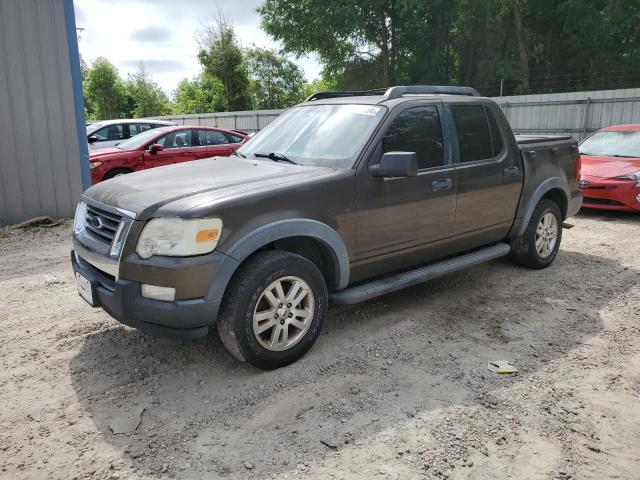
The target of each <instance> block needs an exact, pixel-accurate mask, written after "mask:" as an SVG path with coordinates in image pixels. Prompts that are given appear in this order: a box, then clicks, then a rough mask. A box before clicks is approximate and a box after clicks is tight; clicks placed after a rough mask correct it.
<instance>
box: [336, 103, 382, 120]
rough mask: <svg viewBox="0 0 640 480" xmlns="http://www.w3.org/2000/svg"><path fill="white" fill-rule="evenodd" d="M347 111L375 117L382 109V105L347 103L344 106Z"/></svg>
mask: <svg viewBox="0 0 640 480" xmlns="http://www.w3.org/2000/svg"><path fill="white" fill-rule="evenodd" d="M343 108H344V109H345V111H346V112H347V113H355V114H357V115H368V116H370V117H373V116H374V115H375V114H376V113H378V112H379V111H380V107H373V106H371V105H345V106H344V107H343Z"/></svg>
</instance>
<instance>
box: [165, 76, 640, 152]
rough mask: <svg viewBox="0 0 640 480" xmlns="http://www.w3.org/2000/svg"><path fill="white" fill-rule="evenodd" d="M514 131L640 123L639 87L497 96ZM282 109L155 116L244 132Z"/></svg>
mask: <svg viewBox="0 0 640 480" xmlns="http://www.w3.org/2000/svg"><path fill="white" fill-rule="evenodd" d="M493 100H495V101H496V102H497V103H498V104H499V105H500V106H501V107H502V109H503V110H504V112H505V114H506V116H507V118H508V119H509V122H510V123H511V127H512V128H513V130H514V131H515V132H516V133H527V134H570V135H573V136H574V137H575V138H576V139H578V140H580V139H582V138H584V137H585V136H586V135H588V134H589V133H591V132H594V131H596V130H598V129H599V128H602V127H605V126H607V125H614V124H620V123H640V88H630V89H624V90H601V91H591V92H571V93H551V94H543V95H519V96H511V97H496V98H494V99H493ZM283 111H284V110H255V111H246V112H224V113H202V114H195V115H170V116H166V117H158V118H163V119H168V120H173V121H175V122H177V123H179V124H180V125H209V126H214V125H218V126H220V127H224V128H232V129H238V130H244V131H249V132H253V131H257V130H260V129H262V128H264V127H265V126H266V125H268V124H269V122H271V121H272V120H273V119H274V118H276V117H277V116H278V115H280V114H281V113H282V112H283Z"/></svg>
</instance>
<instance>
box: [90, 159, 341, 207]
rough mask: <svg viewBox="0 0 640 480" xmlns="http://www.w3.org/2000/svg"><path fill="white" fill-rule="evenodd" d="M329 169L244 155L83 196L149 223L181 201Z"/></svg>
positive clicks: (148, 174)
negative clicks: (170, 205)
mask: <svg viewBox="0 0 640 480" xmlns="http://www.w3.org/2000/svg"><path fill="white" fill-rule="evenodd" d="M333 171H334V170H333V169H330V168H324V167H307V166H302V165H291V164H287V163H278V162H272V161H268V160H267V161H263V160H252V159H244V158H240V157H213V158H209V159H206V160H195V161H192V162H186V163H180V164H177V165H168V166H165V167H158V168H153V169H150V170H144V171H142V172H136V173H131V174H129V175H122V176H119V177H116V178H113V179H111V180H106V181H104V182H100V183H98V184H96V185H94V186H92V187H91V188H89V189H88V190H86V191H85V193H84V194H83V196H84V197H86V198H87V199H89V200H94V201H97V202H99V203H102V204H105V205H110V206H112V207H116V208H120V209H123V210H127V211H129V212H132V213H133V214H135V215H136V217H137V218H140V219H145V218H148V217H150V216H151V215H153V213H154V212H155V211H156V210H158V209H159V208H160V207H162V206H164V205H168V204H169V203H171V202H175V201H177V200H181V202H180V205H181V208H185V207H187V206H188V205H189V203H190V202H189V200H188V199H189V197H196V196H198V198H197V199H196V198H194V200H193V205H191V206H196V205H197V204H201V203H202V199H203V196H202V195H201V194H204V193H206V194H207V195H206V199H207V202H208V203H213V202H215V201H216V200H219V199H222V198H224V197H228V196H233V195H239V194H245V193H248V192H253V191H258V190H260V191H262V190H264V189H268V188H275V187H277V186H278V185H281V184H283V183H289V182H298V181H304V180H307V179H309V178H313V177H316V176H318V175H325V174H328V173H331V172H333Z"/></svg>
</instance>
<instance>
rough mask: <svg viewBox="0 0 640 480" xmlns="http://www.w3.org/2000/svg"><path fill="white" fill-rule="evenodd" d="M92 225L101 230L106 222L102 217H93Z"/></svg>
mask: <svg viewBox="0 0 640 480" xmlns="http://www.w3.org/2000/svg"><path fill="white" fill-rule="evenodd" d="M91 226H92V227H93V228H97V229H98V230H99V229H101V228H102V227H103V226H104V223H103V222H102V219H101V218H100V217H93V218H92V219H91Z"/></svg>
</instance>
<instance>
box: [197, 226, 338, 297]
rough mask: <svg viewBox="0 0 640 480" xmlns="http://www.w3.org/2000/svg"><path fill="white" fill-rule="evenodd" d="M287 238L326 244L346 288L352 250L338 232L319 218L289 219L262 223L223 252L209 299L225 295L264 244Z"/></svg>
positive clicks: (208, 295) (336, 270)
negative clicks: (230, 283)
mask: <svg viewBox="0 0 640 480" xmlns="http://www.w3.org/2000/svg"><path fill="white" fill-rule="evenodd" d="M288 237H310V238H313V239H316V240H319V241H320V242H322V243H323V244H324V245H326V246H327V247H328V248H329V251H330V252H331V254H332V257H333V264H334V265H333V266H334V269H335V272H336V282H337V283H336V285H337V288H338V289H343V288H345V287H346V286H347V285H348V284H349V253H348V251H347V247H346V246H345V244H344V242H343V241H342V238H341V237H340V235H339V234H338V232H336V231H335V230H334V229H333V228H331V227H330V226H329V225H327V224H325V223H322V222H319V221H317V220H310V219H305V218H300V219H288V220H279V221H276V222H273V223H268V224H266V225H263V226H261V227H260V228H257V229H256V230H254V231H252V232H250V233H248V234H247V235H245V236H244V237H242V238H241V239H240V240H238V241H237V242H235V243H234V244H233V245H231V246H230V247H228V248H227V249H226V251H223V252H221V253H223V254H224V255H225V256H226V258H225V260H224V261H223V262H222V264H221V265H220V268H219V269H218V271H217V272H216V275H215V278H214V280H213V282H212V284H211V287H210V288H209V292H208V294H207V299H221V298H222V297H223V295H224V291H225V290H226V288H227V284H228V283H229V281H230V280H231V277H232V276H233V274H234V273H235V271H236V269H237V268H238V267H239V266H240V264H241V263H242V262H243V261H244V260H245V259H246V258H247V257H249V255H251V254H252V253H253V252H255V251H256V250H258V249H260V248H262V247H264V246H265V245H268V244H270V243H272V242H274V241H276V240H281V239H283V238H288Z"/></svg>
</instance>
